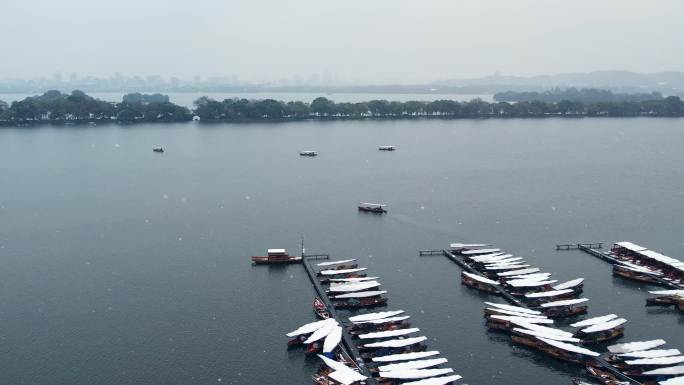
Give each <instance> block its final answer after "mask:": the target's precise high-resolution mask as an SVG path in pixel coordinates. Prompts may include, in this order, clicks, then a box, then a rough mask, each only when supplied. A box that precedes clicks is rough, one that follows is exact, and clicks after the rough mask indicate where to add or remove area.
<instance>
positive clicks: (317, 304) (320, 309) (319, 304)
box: [312, 297, 331, 319]
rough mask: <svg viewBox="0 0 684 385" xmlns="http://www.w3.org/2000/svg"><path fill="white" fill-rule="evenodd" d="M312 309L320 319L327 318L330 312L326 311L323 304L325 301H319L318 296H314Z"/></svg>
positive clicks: (326, 308)
mask: <svg viewBox="0 0 684 385" xmlns="http://www.w3.org/2000/svg"><path fill="white" fill-rule="evenodd" d="M312 307H313V311H314V313H315V314H316V316H317V317H318V318H320V319H328V318H330V317H331V314H330V312H329V311H328V307H327V306H325V303H324V302H323V301H321V299H320V298H318V297H316V298H314V301H313V304H312Z"/></svg>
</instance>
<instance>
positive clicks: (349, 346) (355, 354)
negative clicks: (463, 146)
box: [302, 254, 378, 385]
mask: <svg viewBox="0 0 684 385" xmlns="http://www.w3.org/2000/svg"><path fill="white" fill-rule="evenodd" d="M327 258H329V256H328V255H327V254H317V255H302V265H303V266H304V270H306V274H307V275H308V276H309V280H311V283H312V284H313V287H314V289H315V290H316V293H317V294H318V298H320V299H321V301H323V303H325V306H326V307H327V308H328V311H329V312H330V315H331V316H332V317H333V318H334V319H335V320H337V322H339V324H340V325H342V345H343V346H344V348H345V349H346V351H347V353H348V354H349V356H351V357H352V358H353V359H354V361H356V364H357V365H358V367H359V369H360V370H361V374H363V375H364V376H367V377H368V379H366V384H369V385H377V384H378V382H377V381H376V380H375V379H374V378H373V376H372V374H371V373H370V371H369V370H368V367H367V366H366V363H365V362H364V361H363V359H362V358H361V353H359V350H358V349H357V348H356V345H355V344H354V341H353V340H352V337H351V335H350V334H349V332H347V328H346V323H345V322H344V321H342V318H340V316H339V315H338V314H337V310H335V307H334V306H333V304H332V302H330V299H329V298H328V295H327V294H326V293H325V289H324V288H323V286H322V285H321V282H320V281H319V280H318V278H316V271H315V270H314V268H313V267H312V266H311V263H310V261H311V260H318V259H327Z"/></svg>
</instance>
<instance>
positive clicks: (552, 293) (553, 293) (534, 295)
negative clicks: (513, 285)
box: [525, 289, 572, 298]
mask: <svg viewBox="0 0 684 385" xmlns="http://www.w3.org/2000/svg"><path fill="white" fill-rule="evenodd" d="M569 293H572V290H570V289H564V290H549V291H540V292H538V293H530V294H525V297H527V298H546V297H558V296H559V295H563V294H569Z"/></svg>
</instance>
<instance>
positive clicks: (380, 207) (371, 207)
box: [358, 202, 387, 214]
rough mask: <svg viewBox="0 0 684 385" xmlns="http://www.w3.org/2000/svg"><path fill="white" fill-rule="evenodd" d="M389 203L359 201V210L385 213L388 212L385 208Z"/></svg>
mask: <svg viewBox="0 0 684 385" xmlns="http://www.w3.org/2000/svg"><path fill="white" fill-rule="evenodd" d="M385 207H387V205H384V204H380V203H366V202H362V203H359V206H358V208H359V211H363V212H367V213H373V214H384V213H386V212H387V210H386V209H385Z"/></svg>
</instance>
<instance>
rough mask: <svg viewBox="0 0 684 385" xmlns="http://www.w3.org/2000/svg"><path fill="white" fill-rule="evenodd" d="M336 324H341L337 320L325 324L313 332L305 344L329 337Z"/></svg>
mask: <svg viewBox="0 0 684 385" xmlns="http://www.w3.org/2000/svg"><path fill="white" fill-rule="evenodd" d="M333 320H334V319H333ZM336 326H339V325H338V324H337V321H335V322H331V323H328V324H325V326H323V327H322V328H320V329H318V330H316V331H315V332H313V334H311V335H310V336H309V338H307V339H306V341H304V344H305V345H307V344H310V343H313V342H316V341H318V340H320V339H323V338H325V337H327V336H328V334H330V333H332V331H333V329H335V327H336Z"/></svg>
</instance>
